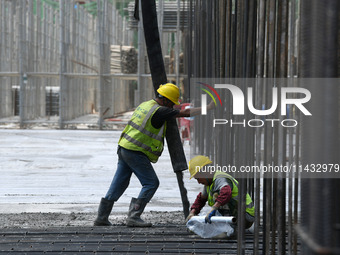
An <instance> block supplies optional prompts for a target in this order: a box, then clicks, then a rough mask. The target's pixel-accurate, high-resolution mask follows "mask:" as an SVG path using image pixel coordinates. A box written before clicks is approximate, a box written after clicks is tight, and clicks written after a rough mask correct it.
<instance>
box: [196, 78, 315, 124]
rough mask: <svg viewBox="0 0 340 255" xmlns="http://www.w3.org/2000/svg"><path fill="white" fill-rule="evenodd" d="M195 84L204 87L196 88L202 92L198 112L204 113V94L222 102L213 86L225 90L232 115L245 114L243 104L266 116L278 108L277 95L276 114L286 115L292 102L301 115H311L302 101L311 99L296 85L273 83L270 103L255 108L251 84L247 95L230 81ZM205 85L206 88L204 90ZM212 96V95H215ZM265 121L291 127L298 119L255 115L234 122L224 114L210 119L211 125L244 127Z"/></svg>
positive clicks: (303, 89)
mask: <svg viewBox="0 0 340 255" xmlns="http://www.w3.org/2000/svg"><path fill="white" fill-rule="evenodd" d="M197 83H198V84H201V85H203V86H204V87H206V88H200V89H201V90H202V91H203V92H204V93H202V94H201V107H202V108H201V109H202V110H201V114H202V115H207V95H209V96H210V98H211V99H212V100H213V101H214V103H215V105H216V106H217V102H216V98H217V99H218V100H219V102H220V105H221V106H222V99H221V97H220V94H219V93H218V92H217V91H216V89H223V90H227V91H228V92H229V93H230V95H231V98H232V114H233V115H234V116H241V115H245V105H247V107H248V110H249V111H250V112H251V113H252V114H254V115H257V116H268V115H271V114H273V113H275V111H276V110H277V108H278V105H279V99H280V106H281V107H280V109H279V110H280V115H281V116H287V109H288V108H289V107H290V108H292V107H293V106H295V107H296V108H297V109H299V110H300V111H301V112H302V113H303V114H304V115H306V116H311V115H312V113H311V112H310V111H309V110H308V109H307V107H306V106H305V104H306V103H307V102H309V101H310V100H311V93H310V91H309V90H308V89H306V88H300V87H281V88H280V89H278V88H277V87H273V88H269V89H272V103H271V106H270V107H267V108H266V109H256V107H255V106H254V105H255V103H256V102H254V101H255V100H254V92H253V88H252V87H247V96H246V97H245V95H244V93H243V91H242V90H241V89H240V88H239V87H238V86H236V85H232V84H214V85H213V86H211V85H209V84H206V83H203V82H197ZM208 89H209V90H208ZM215 97H216V98H215ZM245 100H247V104H245ZM265 123H271V126H272V127H274V125H275V123H280V124H281V125H282V126H283V127H295V126H297V124H298V122H297V120H295V119H282V118H281V119H269V118H263V117H262V118H256V119H250V120H246V119H243V120H241V121H238V122H236V121H235V120H233V119H229V120H228V119H225V118H215V119H213V127H216V125H226V124H229V125H230V126H231V127H232V126H235V125H242V126H244V127H246V126H249V127H263V126H264V124H265Z"/></svg>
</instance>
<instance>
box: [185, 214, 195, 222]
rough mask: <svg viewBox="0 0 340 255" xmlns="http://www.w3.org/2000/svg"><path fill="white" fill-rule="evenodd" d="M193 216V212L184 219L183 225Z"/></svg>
mask: <svg viewBox="0 0 340 255" xmlns="http://www.w3.org/2000/svg"><path fill="white" fill-rule="evenodd" d="M193 216H195V213H194V212H190V213H189V215H188V217H187V218H186V219H185V223H187V222H188V221H189V220H190V219H191V218H192V217H193Z"/></svg>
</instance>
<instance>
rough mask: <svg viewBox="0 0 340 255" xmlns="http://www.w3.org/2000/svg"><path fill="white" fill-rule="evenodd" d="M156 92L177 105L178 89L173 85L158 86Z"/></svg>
mask: <svg viewBox="0 0 340 255" xmlns="http://www.w3.org/2000/svg"><path fill="white" fill-rule="evenodd" d="M157 92H158V93H159V94H160V95H162V96H164V97H166V98H167V99H169V100H170V101H171V102H173V103H174V104H177V105H179V102H178V98H179V89H178V87H177V86H176V85H175V84H172V83H166V84H164V85H160V86H159V88H158V89H157Z"/></svg>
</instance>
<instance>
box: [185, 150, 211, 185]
mask: <svg viewBox="0 0 340 255" xmlns="http://www.w3.org/2000/svg"><path fill="white" fill-rule="evenodd" d="M211 163H212V161H211V160H210V158H208V157H206V156H201V155H198V156H196V157H194V158H193V159H191V160H190V161H189V172H190V179H191V178H192V177H194V176H195V175H196V174H197V173H198V171H199V170H201V168H202V167H204V166H205V165H208V164H211Z"/></svg>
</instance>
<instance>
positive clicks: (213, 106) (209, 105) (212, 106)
mask: <svg viewBox="0 0 340 255" xmlns="http://www.w3.org/2000/svg"><path fill="white" fill-rule="evenodd" d="M215 107H216V105H215V102H214V101H211V102H210V103H209V104H208V106H207V109H208V110H212V109H214V108H215Z"/></svg>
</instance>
